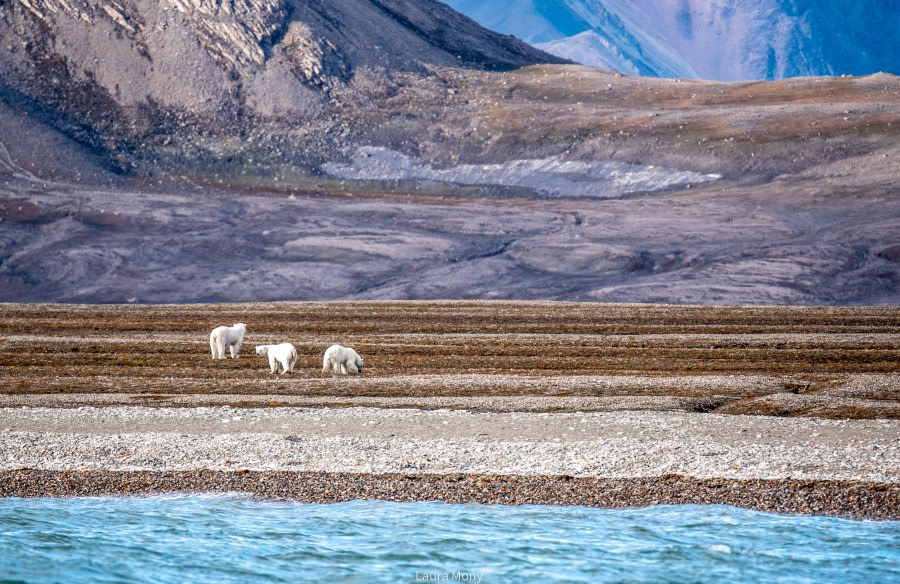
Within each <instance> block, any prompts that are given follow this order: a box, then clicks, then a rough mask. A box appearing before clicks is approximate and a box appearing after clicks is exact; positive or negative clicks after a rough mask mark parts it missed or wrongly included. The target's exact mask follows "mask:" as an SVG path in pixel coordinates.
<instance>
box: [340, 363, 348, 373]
mask: <svg viewBox="0 0 900 584" xmlns="http://www.w3.org/2000/svg"><path fill="white" fill-rule="evenodd" d="M338 373H340V374H341V375H347V364H346V363H341V370H340V371H338Z"/></svg>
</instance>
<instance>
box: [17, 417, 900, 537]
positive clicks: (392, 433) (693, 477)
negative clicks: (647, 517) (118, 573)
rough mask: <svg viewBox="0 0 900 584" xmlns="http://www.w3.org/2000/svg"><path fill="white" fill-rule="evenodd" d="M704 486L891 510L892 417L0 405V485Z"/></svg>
mask: <svg viewBox="0 0 900 584" xmlns="http://www.w3.org/2000/svg"><path fill="white" fill-rule="evenodd" d="M169 492H239V493H246V494H249V495H252V496H255V497H264V498H276V499H292V500H298V501H310V502H311V501H316V502H332V501H343V500H347V499H355V498H362V499H386V500H394V501H419V500H439V501H448V502H478V503H499V504H552V505H585V506H592V507H622V506H646V505H655V504H680V503H697V504H708V503H721V504H729V505H739V506H742V507H747V508H753V509H759V510H765V511H776V512H783V513H806V514H820V515H833V516H841V517H856V518H871V519H890V520H900V422H898V421H896V420H844V421H840V420H817V419H800V418H769V417H762V416H725V415H716V414H689V413H684V412H635V411H629V412H575V413H546V412H545V413H534V412H503V413H498V412H470V411H459V410H415V409H380V408H363V407H351V408H324V409H323V408H229V407H199V408H147V407H107V408H79V409H65V408H0V496H16V497H34V496H82V495H117V494H144V493H169Z"/></svg>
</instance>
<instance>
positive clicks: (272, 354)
mask: <svg viewBox="0 0 900 584" xmlns="http://www.w3.org/2000/svg"><path fill="white" fill-rule="evenodd" d="M256 354H257V355H266V356H267V357H269V369H271V370H272V373H278V365H279V364H280V365H281V374H282V375H284V374H285V373H293V372H294V365H295V364H296V363H297V349H295V348H294V345H292V344H290V343H281V344H280V345H257V346H256Z"/></svg>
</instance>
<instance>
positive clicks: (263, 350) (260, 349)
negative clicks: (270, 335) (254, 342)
mask: <svg viewBox="0 0 900 584" xmlns="http://www.w3.org/2000/svg"><path fill="white" fill-rule="evenodd" d="M256 354H257V355H268V354H269V345H258V346H257V347H256Z"/></svg>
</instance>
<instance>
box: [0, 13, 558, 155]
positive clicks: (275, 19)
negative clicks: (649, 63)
mask: <svg viewBox="0 0 900 584" xmlns="http://www.w3.org/2000/svg"><path fill="white" fill-rule="evenodd" d="M0 47H2V50H3V58H2V59H0V97H2V99H3V101H4V102H6V103H7V104H9V105H10V106H12V107H14V108H16V109H17V110H20V111H22V112H24V113H25V114H26V115H28V116H30V117H31V118H33V119H34V122H33V123H37V124H41V125H45V126H49V127H51V128H54V129H56V130H58V131H60V132H61V133H62V134H64V135H65V136H66V137H68V138H69V139H71V140H74V141H76V142H77V143H79V144H81V145H83V146H86V147H87V148H88V150H90V151H91V152H93V153H95V154H97V155H99V156H101V157H103V158H105V159H106V161H107V162H108V163H109V164H110V166H111V167H112V168H113V169H115V170H116V171H118V172H149V171H152V170H153V167H154V166H155V165H163V166H165V165H166V162H170V161H172V160H179V161H181V162H190V161H192V160H193V161H196V162H197V163H198V164H200V165H205V164H208V163H209V162H210V161H211V160H213V159H223V158H224V159H228V158H229V157H230V156H233V155H236V154H237V153H239V151H241V152H242V151H246V150H248V148H247V147H248V145H249V144H252V143H253V141H255V140H257V139H260V140H266V141H270V142H271V143H270V144H265V145H257V146H258V147H257V148H256V150H258V151H259V154H258V156H257V157H259V156H263V155H264V156H268V157H270V158H273V157H274V158H278V157H281V158H282V159H284V160H287V161H289V162H291V163H294V164H303V163H307V164H306V165H307V167H308V161H305V160H303V158H304V157H303V155H302V154H298V153H296V152H294V153H293V154H287V153H285V152H284V150H285V149H287V148H288V147H289V146H288V144H286V143H285V142H284V141H281V142H279V139H283V138H284V137H285V135H286V134H291V135H292V139H291V143H292V144H296V143H297V142H302V141H303V139H304V136H303V135H302V134H304V133H312V132H315V133H316V139H319V140H320V142H321V144H320V145H319V147H318V148H316V150H322V149H323V148H325V147H326V146H328V145H329V143H330V142H334V141H335V140H339V139H340V136H341V133H342V132H345V131H346V130H345V128H344V127H343V126H342V125H341V124H340V123H338V122H336V121H335V120H334V119H333V111H334V105H335V103H337V102H338V101H339V100H340V98H339V96H338V95H336V94H339V93H340V92H342V91H346V89H347V87H356V88H359V89H360V90H361V91H363V92H365V91H372V92H375V93H379V92H389V91H392V88H393V87H394V85H395V84H394V82H393V81H392V77H393V76H395V75H400V74H408V75H422V74H425V73H426V72H427V71H428V68H429V67H435V66H440V67H451V66H452V67H470V68H475V69H485V70H507V69H512V68H516V67H521V66H523V65H529V64H535V63H546V62H554V61H555V60H556V59H555V58H553V57H550V56H549V55H547V54H544V53H541V52H539V51H537V50H535V49H533V48H531V47H530V46H528V45H526V44H524V43H522V42H519V41H516V40H514V39H511V38H507V37H502V36H500V35H497V34H495V33H491V32H489V31H487V30H485V29H482V28H481V27H479V26H477V25H476V24H475V23H474V22H472V21H470V20H468V19H466V18H465V17H463V16H461V15H459V14H457V13H455V12H454V11H452V10H451V9H449V8H448V7H447V6H446V5H444V4H441V3H439V2H436V1H433V0H425V1H424V2H420V1H416V2H413V1H411V0H335V1H330V2H327V3H319V2H314V1H301V0H224V1H223V0H162V1H159V2H157V1H149V0H136V1H130V2H120V1H118V0H10V1H7V2H4V3H3V4H2V5H0ZM301 126H303V127H304V129H303V130H301V129H300V127H301ZM253 132H258V133H259V134H260V135H258V136H253V137H251V138H250V139H248V140H241V139H240V138H239V137H240V136H247V135H248V134H252V133H253ZM307 137H308V136H307ZM308 149H309V148H304V150H308ZM247 158H248V160H249V158H251V157H249V156H248V157H247ZM248 160H245V162H247V161H248Z"/></svg>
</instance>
